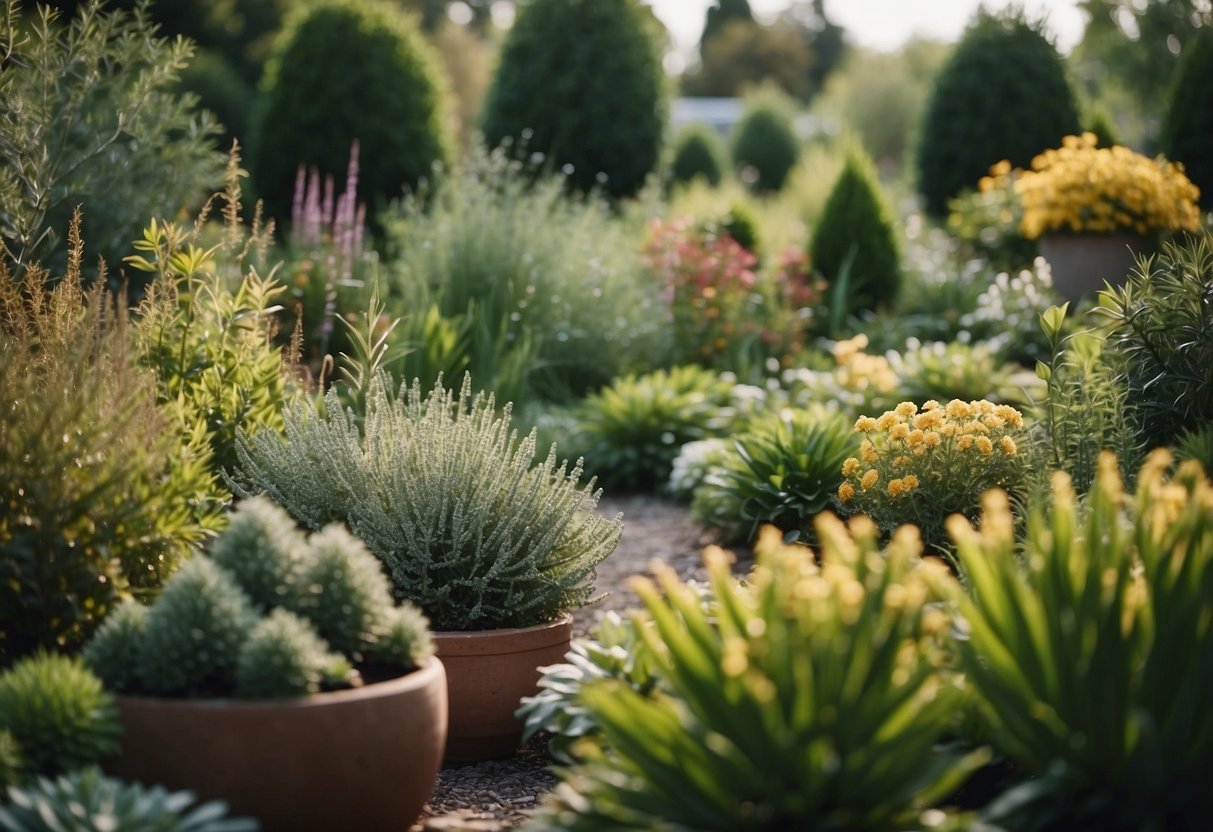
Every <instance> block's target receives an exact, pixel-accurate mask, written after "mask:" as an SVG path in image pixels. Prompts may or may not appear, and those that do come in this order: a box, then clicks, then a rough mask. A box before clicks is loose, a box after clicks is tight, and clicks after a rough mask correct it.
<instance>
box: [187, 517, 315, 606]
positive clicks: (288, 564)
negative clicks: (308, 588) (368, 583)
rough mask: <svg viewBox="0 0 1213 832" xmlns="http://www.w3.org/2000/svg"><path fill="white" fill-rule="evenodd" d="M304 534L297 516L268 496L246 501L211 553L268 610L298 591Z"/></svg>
mask: <svg viewBox="0 0 1213 832" xmlns="http://www.w3.org/2000/svg"><path fill="white" fill-rule="evenodd" d="M305 545H306V542H305V540H304V537H303V532H302V531H300V529H299V527H298V526H296V525H295V521H294V520H292V519H291V516H290V515H289V514H287V513H286V512H285V511H283V510H282V509H281V508H279V507H278V506H276V505H274V503H273V502H272V501H270V500H268V499H266V498H264V497H254V498H252V499H249V500H245V501H243V502H242V503H240V508H239V510H237V511H235V512H233V513H232V520H231V523H230V524H229V525H228V527H227V528H226V529H224V531H223V533H222V534H221V535H219V537H218V538H216V539H215V541H214V542H213V543H212V544H211V546H210V549H209V550H208V553H209V554H210V556H211V559H212V560H213V561H215V563H217V564H219V565H220V566H222V567H223V568H224V569H225V570H227V572H228V574H230V575H231V576H232V577H233V578H235V579H236V583H238V584H239V585H240V588H241V589H243V590H244V591H245V593H246V594H247V595H248V597H249V598H250V599H251V600H252V601H253V603H254V604H256V605H257V606H258V607H259V608H260V609H261V610H262V611H265V610H271V609H273V608H274V607H276V606H278V605H280V604H282V603H283V601H284V600H285V599H286V598H287V597H288V596H289V595H290V594H291V593H293V592H295V591H297V585H298V581H299V575H300V573H301V572H302V571H303V566H304V564H303V550H304V547H305Z"/></svg>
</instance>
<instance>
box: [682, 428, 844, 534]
mask: <svg viewBox="0 0 1213 832" xmlns="http://www.w3.org/2000/svg"><path fill="white" fill-rule="evenodd" d="M858 447H859V440H858V439H857V438H856V437H855V432H854V431H853V430H852V429H851V424H850V421H849V420H848V419H847V418H846V417H845V416H842V415H840V414H838V413H837V412H836V411H835V412H828V411H824V412H823V411H818V412H812V411H803V410H799V411H792V410H786V411H784V412H782V413H773V414H771V415H769V416H767V417H766V418H764V419H759V420H758V421H757V422H755V423H754V424H752V425H751V426H750V427H749V428H748V429H747V430H746V432H745V433H742V434H741V435H739V436H737V437H736V438H735V439H734V440H733V447H732V452H731V453H729V454H728V455H727V456H726V457H725V458H724V460H723V462H722V464H721V465H720V466H719V467H717V468H715V469H713V470H711V471H710V472H709V473H708V475H707V477H705V479H704V481H703V484H702V485H700V486H699V488H697V489H696V490H695V500H694V502H693V503H692V506H691V514H692V515H693V516H694V517H695V518H696V519H697V520H699V521H700V522H703V523H705V524H707V525H708V526H711V527H713V528H715V529H717V530H718V531H720V532H721V534H722V535H723V536H724V538H725V539H726V540H727V541H730V542H732V541H740V542H742V543H749V542H750V541H752V540H753V539H754V536H755V535H756V533H757V532H758V528H759V526H762V525H766V524H770V525H773V526H775V527H776V528H778V529H779V530H780V531H781V532H783V533H784V535H785V537H786V538H787V539H789V540H797V539H799V538H801V537H803V536H806V535H810V534H811V532H812V524H813V518H814V517H816V516H817V514H818V513H820V512H822V511H824V510H825V509H827V508H829V507H831V506H832V505H833V501H834V494H835V492H836V491H837V490H838V486H839V485H840V484H841V483H842V474H841V473H840V472H841V470H842V462H843V460H845V459H846V458H847V457H849V456H851V455H852V454H854V453H856V452H857V449H858Z"/></svg>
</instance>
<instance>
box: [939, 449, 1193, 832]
mask: <svg viewBox="0 0 1213 832" xmlns="http://www.w3.org/2000/svg"><path fill="white" fill-rule="evenodd" d="M1169 465H1170V457H1169V455H1168V454H1167V453H1166V452H1162V451H1160V452H1156V453H1155V454H1153V455H1151V457H1150V458H1149V460H1148V461H1147V462H1146V464H1145V466H1144V467H1143V468H1142V469H1141V472H1140V474H1139V475H1138V477H1137V494H1136V497H1133V496H1132V495H1127V494H1126V493H1125V491H1124V489H1123V487H1122V485H1121V480H1120V476H1119V474H1118V473H1117V463H1116V460H1115V459H1113V458H1112V455H1111V454H1105V455H1104V456H1103V458H1102V459H1101V460H1100V463H1099V471H1098V474H1097V476H1096V479H1095V483H1094V485H1093V487H1092V489H1091V491H1090V493H1089V494H1088V495H1087V497H1086V499H1085V500H1084V501H1083V502H1082V507H1081V508H1080V507H1079V501H1078V499H1077V497H1076V496H1075V493H1074V490H1073V488H1072V487H1071V486H1070V484H1069V481H1068V478H1067V477H1066V476H1065V475H1064V474H1058V475H1055V477H1054V481H1053V493H1052V499H1051V500H1044V501H1041V502H1040V503H1038V504H1036V505H1035V506H1034V507H1033V509H1032V512H1031V516H1030V518H1029V520H1028V525H1027V532H1026V534H1025V535H1024V536H1023V537H1022V538H1017V536H1016V535H1015V533H1014V523H1013V521H1012V519H1011V517H1010V513H1009V509H1008V505H1007V500H1006V498H1005V497H1003V496H1001V495H997V494H993V495H990V496H989V497H987V499H986V504H985V507H984V508H985V511H984V519H983V522H982V525H981V529H980V531H975V530H974V529H973V528H971V527H969V525H968V524H967V523H965V522H964V521H962V520H959V519H953V520H952V521H950V524H949V527H948V529H949V532H950V533H951V534H952V535H953V537H954V539H955V541H956V547H957V555H958V557H959V559H960V563H961V566H962V568H963V569H964V571H965V574H966V575H967V576H968V580H969V583H970V586H971V589H972V594H971V595H968V594H964V595H961V596H960V597H959V603H960V611H961V613H962V615H963V616H964V620H965V623H964V627H965V630H966V631H967V632H968V633H969V637H968V638H967V639H965V640H963V641H961V642H959V647H960V651H961V652H960V655H961V658H962V661H963V664H964V668H965V670H966V673H967V676H968V679H969V682H970V684H971V685H972V686H973V688H974V690H975V692H976V693H977V694H978V697H979V701H980V702H981V704H982V706H983V708H984V710H985V713H986V717H987V719H988V720H989V721H990V724H991V725H992V726H993V727H994V733H993V737H994V742H995V743H996V745H997V746H998V748H999V749H1000V750H1001V751H1003V752H1004V753H1006V754H1007V755H1008V756H1010V757H1011V758H1012V759H1013V760H1014V761H1015V762H1016V763H1018V764H1019V766H1020V767H1021V768H1022V770H1023V772H1024V773H1025V774H1026V775H1027V776H1029V777H1030V778H1031V779H1030V780H1028V781H1027V782H1026V783H1024V784H1023V785H1022V786H1020V787H1018V788H1013V789H1012V790H1011V791H1010V792H1008V793H1006V794H1004V795H1002V796H1000V797H999V798H998V799H997V800H996V801H995V802H994V803H993V804H991V806H990V807H989V810H988V812H987V814H989V815H990V818H989V819H990V820H991V821H993V822H994V823H995V824H996V825H997V826H999V827H1000V828H1006V829H1023V830H1026V832H1034V830H1045V829H1048V830H1060V829H1110V830H1130V829H1133V830H1139V829H1185V830H1186V829H1200V828H1202V827H1203V826H1204V825H1206V824H1207V822H1208V818H1209V813H1210V811H1213V796H1211V795H1210V794H1209V791H1208V790H1207V789H1205V788H1204V783H1205V778H1204V775H1203V774H1202V772H1205V771H1208V770H1209V768H1210V766H1213V711H1210V710H1209V709H1208V708H1206V707H1204V706H1203V705H1202V704H1201V703H1202V702H1203V701H1204V698H1205V697H1206V696H1207V692H1208V691H1209V689H1210V686H1211V685H1213V619H1210V616H1209V587H1210V586H1213V512H1211V511H1210V506H1213V487H1210V484H1209V481H1208V479H1207V478H1205V477H1204V476H1203V475H1202V473H1201V471H1200V468H1199V466H1197V465H1195V464H1193V463H1185V464H1184V465H1183V466H1181V467H1180V469H1179V471H1178V472H1177V473H1176V474H1175V475H1174V477H1171V478H1168V477H1167V475H1166V471H1167V469H1168V467H1169ZM1021 540H1022V545H1021ZM1078 738H1081V741H1076V740H1077V739H1078Z"/></svg>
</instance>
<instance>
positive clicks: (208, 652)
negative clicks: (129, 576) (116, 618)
mask: <svg viewBox="0 0 1213 832" xmlns="http://www.w3.org/2000/svg"><path fill="white" fill-rule="evenodd" d="M256 620H257V614H256V611H255V610H254V608H253V603H252V601H250V600H249V597H248V596H247V595H245V594H244V592H243V591H242V590H241V589H240V587H239V586H237V585H236V582H235V580H234V579H233V578H232V577H231V575H229V574H228V573H227V572H225V571H224V570H223V569H222V568H221V567H219V566H218V565H217V564H216V563H215V562H214V561H213V560H211V559H210V558H207V557H203V556H201V555H197V556H195V557H193V558H191V559H190V560H189V561H188V562H187V563H186V564H185V566H183V567H181V569H180V570H178V571H177V573H176V574H175V575H173V577H172V579H171V580H170V581H169V582H168V583H167V584H166V585H165V587H164V591H163V592H161V593H160V597H159V598H157V599H156V603H155V604H153V605H152V607H151V608H150V609H149V610H148V613H147V620H146V621H145V622H144V625H143V637H142V639H141V640H140V650H139V657H138V662H139V678H140V682H141V684H142V686H143V687H144V688H145V689H146V690H147V691H148V692H149V693H153V694H158V695H162V696H205V695H208V694H211V695H214V694H215V693H216V692H220V691H224V690H228V689H230V688H231V684H232V681H233V679H234V676H235V673H236V657H237V656H238V655H239V651H240V645H241V644H242V643H243V642H244V640H245V639H246V638H248V635H249V632H250V631H251V630H252V629H253V626H254V625H255V624H256Z"/></svg>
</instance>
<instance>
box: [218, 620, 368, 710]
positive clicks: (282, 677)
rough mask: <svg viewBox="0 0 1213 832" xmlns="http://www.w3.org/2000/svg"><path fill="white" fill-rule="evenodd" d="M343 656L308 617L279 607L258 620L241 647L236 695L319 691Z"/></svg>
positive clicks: (257, 696) (282, 695)
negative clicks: (332, 650) (336, 651)
mask: <svg viewBox="0 0 1213 832" xmlns="http://www.w3.org/2000/svg"><path fill="white" fill-rule="evenodd" d="M340 659H341V657H340V656H337V657H334V655H333V654H332V653H330V651H329V646H328V645H327V644H325V642H324V639H322V638H320V636H318V635H317V634H316V630H315V629H314V628H313V627H312V625H311V624H309V623H308V622H307V621H306V620H304V619H302V618H300V617H299V616H297V615H295V614H294V613H293V612H289V611H288V610H284V609H276V610H274V611H273V612H271V613H270V614H269V615H267V616H266V617H265V618H263V619H261V621H259V622H257V626H255V627H254V628H253V630H252V632H251V633H249V637H248V641H246V642H245V643H244V647H242V648H241V650H240V657H239V659H238V661H237V663H236V695H237V696H240V697H243V698H246V699H282V698H286V697H291V696H304V695H306V694H309V693H317V692H319V691H320V690H321V688H322V686H323V685H324V682H325V680H326V678H327V676H328V674H329V673H330V672H331V671H332V669H333V668H334V667H340V666H341V661H340ZM347 664H348V663H347Z"/></svg>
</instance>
